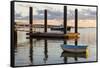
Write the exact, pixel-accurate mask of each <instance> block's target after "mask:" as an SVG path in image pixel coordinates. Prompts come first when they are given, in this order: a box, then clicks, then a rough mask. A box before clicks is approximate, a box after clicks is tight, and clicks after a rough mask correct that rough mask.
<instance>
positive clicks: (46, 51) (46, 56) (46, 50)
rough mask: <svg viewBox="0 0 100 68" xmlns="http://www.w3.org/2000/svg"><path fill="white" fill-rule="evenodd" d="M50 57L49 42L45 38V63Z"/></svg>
mask: <svg viewBox="0 0 100 68" xmlns="http://www.w3.org/2000/svg"><path fill="white" fill-rule="evenodd" d="M47 59H48V43H47V40H44V63H46V61H47Z"/></svg>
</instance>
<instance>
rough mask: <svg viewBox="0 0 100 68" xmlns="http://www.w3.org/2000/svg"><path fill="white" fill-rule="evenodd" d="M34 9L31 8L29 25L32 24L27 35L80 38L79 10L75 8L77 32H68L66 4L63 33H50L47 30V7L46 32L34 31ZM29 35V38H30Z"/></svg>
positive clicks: (65, 7)
mask: <svg viewBox="0 0 100 68" xmlns="http://www.w3.org/2000/svg"><path fill="white" fill-rule="evenodd" d="M32 9H33V8H31V10H29V12H30V13H29V15H30V16H29V18H30V19H29V22H30V23H29V25H31V26H30V32H29V33H26V35H29V37H31V38H58V39H61V38H62V39H77V38H79V35H80V33H78V10H77V9H75V32H73V33H71V32H70V33H67V6H64V14H63V17H64V18H63V27H64V31H63V33H49V32H47V26H48V23H47V13H48V11H47V9H45V10H44V32H32V21H33V17H32V15H33V14H32ZM29 37H28V38H29Z"/></svg>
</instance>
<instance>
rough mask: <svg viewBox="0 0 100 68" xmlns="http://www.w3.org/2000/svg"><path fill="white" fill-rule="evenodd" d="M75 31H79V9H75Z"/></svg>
mask: <svg viewBox="0 0 100 68" xmlns="http://www.w3.org/2000/svg"><path fill="white" fill-rule="evenodd" d="M75 33H78V9H75Z"/></svg>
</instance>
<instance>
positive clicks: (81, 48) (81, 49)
mask: <svg viewBox="0 0 100 68" xmlns="http://www.w3.org/2000/svg"><path fill="white" fill-rule="evenodd" d="M61 48H62V49H63V50H64V51H66V52H71V53H81V52H86V49H87V46H82V45H77V46H75V45H66V44H64V45H61Z"/></svg>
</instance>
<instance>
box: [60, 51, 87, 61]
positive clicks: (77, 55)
mask: <svg viewBox="0 0 100 68" xmlns="http://www.w3.org/2000/svg"><path fill="white" fill-rule="evenodd" d="M61 57H64V63H67V58H68V57H71V58H74V59H75V61H78V58H88V51H86V52H82V53H71V52H65V51H63V52H62V54H61Z"/></svg>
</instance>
